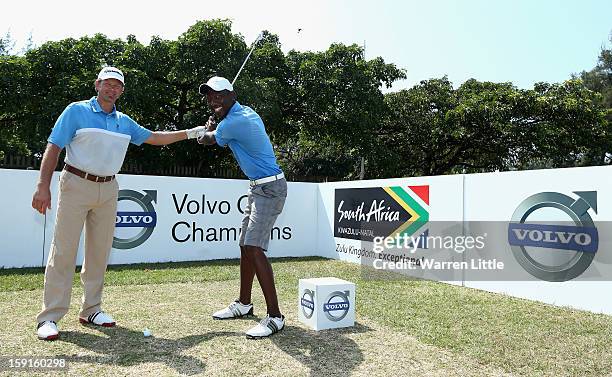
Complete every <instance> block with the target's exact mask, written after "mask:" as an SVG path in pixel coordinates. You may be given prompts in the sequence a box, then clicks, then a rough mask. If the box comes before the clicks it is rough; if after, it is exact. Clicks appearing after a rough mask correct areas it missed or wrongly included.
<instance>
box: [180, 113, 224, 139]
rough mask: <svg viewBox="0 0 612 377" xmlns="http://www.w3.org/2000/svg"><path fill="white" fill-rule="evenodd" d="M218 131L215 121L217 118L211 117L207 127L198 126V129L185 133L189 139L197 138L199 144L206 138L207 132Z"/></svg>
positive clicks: (191, 129)
mask: <svg viewBox="0 0 612 377" xmlns="http://www.w3.org/2000/svg"><path fill="white" fill-rule="evenodd" d="M216 129H217V122H216V121H215V117H214V116H213V115H211V116H210V117H209V118H208V121H207V122H206V125H205V126H198V127H194V128H190V129H188V130H185V133H186V134H187V139H196V138H197V139H198V142H200V139H201V138H202V137H203V136H204V134H205V133H206V132H212V131H214V130H216ZM200 144H201V143H200Z"/></svg>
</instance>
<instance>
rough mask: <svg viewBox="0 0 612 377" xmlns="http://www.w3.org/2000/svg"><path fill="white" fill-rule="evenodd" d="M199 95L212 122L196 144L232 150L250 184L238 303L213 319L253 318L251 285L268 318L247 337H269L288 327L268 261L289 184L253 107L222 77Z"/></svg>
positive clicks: (243, 235) (215, 78)
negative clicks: (242, 102) (261, 298)
mask: <svg viewBox="0 0 612 377" xmlns="http://www.w3.org/2000/svg"><path fill="white" fill-rule="evenodd" d="M200 94H202V95H203V96H206V100H207V102H208V106H209V107H210V108H211V109H212V110H213V111H214V113H215V116H216V118H217V119H219V120H220V121H219V124H218V125H217V124H216V122H215V121H214V117H211V118H210V119H209V120H208V123H207V124H206V127H207V129H206V131H205V132H201V134H200V136H199V137H198V143H200V144H204V145H212V144H215V143H216V144H218V145H220V146H222V147H225V146H229V147H230V149H231V150H232V153H233V154H234V157H235V158H236V161H237V162H238V164H239V165H240V168H241V169H242V171H243V172H244V174H245V175H246V176H247V177H248V178H249V179H250V181H251V183H250V188H249V191H248V204H247V206H246V209H245V211H244V218H243V220H242V231H241V233H240V242H239V244H240V297H239V299H238V300H236V301H234V302H232V303H231V304H230V305H229V306H228V307H226V308H225V309H222V310H219V311H217V312H215V313H214V314H213V318H214V319H230V318H239V317H243V316H245V315H251V314H253V304H252V303H251V290H252V287H253V279H254V277H255V275H257V280H258V281H259V285H260V286H261V289H262V291H263V295H264V298H265V300H266V305H267V309H268V313H267V315H266V317H265V318H264V319H263V320H262V321H261V322H260V323H259V324H258V325H257V326H255V327H253V328H251V329H250V330H248V331H247V333H246V337H247V338H249V339H257V338H264V337H268V336H270V335H272V334H274V333H276V332H278V331H280V330H282V329H283V327H284V326H285V317H284V316H283V315H281V312H280V309H279V307H278V299H277V296H276V288H275V286H274V274H273V272H272V266H271V265H270V262H269V261H268V258H267V257H266V255H265V251H267V249H268V243H269V242H270V232H271V230H272V226H273V225H274V222H275V221H276V218H277V217H278V215H279V214H280V213H281V211H282V210H283V206H284V204H285V198H286V197H287V181H286V180H285V176H284V175H283V172H282V171H281V169H280V168H279V166H278V165H277V163H276V157H275V156H274V151H273V149H272V144H271V143H270V138H269V137H268V135H267V133H266V130H265V127H264V124H263V122H262V120H261V118H260V117H259V115H257V113H256V112H255V111H253V110H252V109H251V108H250V107H247V106H242V105H240V103H238V102H237V101H236V93H235V92H234V88H233V86H232V84H231V83H230V82H229V81H228V80H227V79H225V78H223V77H212V78H211V79H210V80H208V82H206V83H205V84H202V85H201V86H200Z"/></svg>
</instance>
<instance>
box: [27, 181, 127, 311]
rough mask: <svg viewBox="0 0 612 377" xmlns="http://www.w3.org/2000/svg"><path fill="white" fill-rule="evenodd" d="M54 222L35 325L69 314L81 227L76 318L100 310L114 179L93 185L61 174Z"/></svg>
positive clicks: (110, 235) (112, 226) (114, 209)
mask: <svg viewBox="0 0 612 377" xmlns="http://www.w3.org/2000/svg"><path fill="white" fill-rule="evenodd" d="M59 186H60V188H59V197H58V202H57V218H56V222H55V231H54V234H53V241H52V242H51V250H50V252H49V258H48V260H47V268H46V269H45V288H44V294H43V305H42V311H41V312H40V313H39V314H38V316H37V318H36V319H37V321H38V322H39V323H40V322H42V321H56V322H57V321H59V320H60V319H61V318H62V317H64V315H65V314H66V313H67V312H68V309H69V307H70V297H71V294H72V279H73V276H74V271H75V267H76V256H77V251H78V247H79V239H80V238H81V232H82V230H83V224H85V254H84V259H83V266H82V268H81V283H82V284H83V288H84V292H83V300H82V306H81V311H80V313H79V316H80V317H82V318H87V317H88V316H89V315H91V314H93V313H95V312H96V311H99V310H101V303H102V288H103V286H104V273H105V272H106V266H107V264H108V256H109V254H110V250H111V247H112V244H113V234H114V231H115V219H116V215H117V195H118V184H117V180H115V179H114V180H112V181H110V182H105V183H96V182H92V181H88V180H86V179H83V178H81V177H79V176H77V175H74V174H72V173H69V172H67V171H65V170H64V171H62V174H61V178H60V185H59Z"/></svg>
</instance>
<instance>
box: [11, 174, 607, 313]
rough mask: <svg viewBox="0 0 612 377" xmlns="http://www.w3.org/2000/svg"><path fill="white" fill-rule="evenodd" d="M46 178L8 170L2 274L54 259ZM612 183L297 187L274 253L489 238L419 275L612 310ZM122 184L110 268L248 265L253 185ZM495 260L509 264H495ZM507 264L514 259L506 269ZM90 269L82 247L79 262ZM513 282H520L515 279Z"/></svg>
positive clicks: (495, 180)
mask: <svg viewBox="0 0 612 377" xmlns="http://www.w3.org/2000/svg"><path fill="white" fill-rule="evenodd" d="M38 174H39V172H38V171H23V170H6V169H0V179H1V180H2V182H4V183H5V184H4V185H3V186H2V189H1V190H2V195H0V208H2V216H1V217H0V229H2V238H3V240H4V242H3V246H2V247H1V248H0V268H11V267H29V266H41V265H43V264H44V263H45V262H46V258H47V255H48V252H49V246H50V243H51V239H52V237H53V228H54V222H55V215H56V205H57V183H58V178H59V174H58V173H55V175H54V178H53V180H52V187H51V192H52V209H51V210H50V211H49V212H48V214H47V216H46V219H45V216H43V215H40V214H38V213H37V212H36V211H34V210H33V209H32V208H31V200H32V194H33V192H34V190H35V187H36V182H37V180H38ZM610 176H612V167H609V166H608V167H590V168H571V169H554V170H537V171H521V172H505V173H488V174H472V175H453V176H438V177H419V178H397V179H385V180H371V181H353V182H333V183H322V184H312V183H289V188H288V197H287V202H286V205H285V209H284V211H283V213H282V214H281V216H279V218H278V220H277V221H276V224H275V228H274V229H273V231H272V234H271V238H272V241H271V242H270V247H269V252H268V255H269V256H272V257H283V256H315V255H316V256H323V257H328V258H334V259H340V260H343V261H347V262H352V263H362V255H364V254H367V255H369V256H374V259H375V258H379V259H381V261H380V262H382V261H385V262H393V260H392V259H387V260H383V258H380V254H376V253H375V250H374V249H375V240H374V237H375V236H377V235H384V234H386V233H385V232H387V233H389V234H393V233H397V234H400V233H402V234H406V235H411V236H414V237H418V236H420V235H422V234H425V231H426V232H428V233H426V235H429V236H436V235H438V234H444V235H451V236H462V237H465V236H472V235H473V236H477V235H480V236H484V240H485V244H486V245H487V247H486V248H484V249H483V250H474V248H471V249H470V248H468V249H469V250H468V251H466V252H460V250H459V249H457V248H456V247H455V249H454V251H457V252H452V253H449V252H448V251H449V250H450V249H452V247H453V245H451V246H450V248H449V246H447V245H446V244H444V245H438V246H436V245H433V244H431V243H429V244H427V247H416V248H415V249H417V250H416V251H415V253H414V254H412V255H409V254H406V255H409V257H410V258H415V259H420V260H424V258H428V259H429V260H436V261H439V262H447V263H449V264H448V265H452V266H455V264H456V265H457V266H459V267H461V268H458V269H457V272H456V273H453V274H450V275H449V274H446V275H444V274H438V271H436V273H429V274H427V273H424V272H422V271H421V272H419V273H412V274H411V276H417V277H423V278H428V279H433V280H441V281H446V282H451V283H456V284H465V285H466V286H469V287H474V288H479V289H483V290H488V291H492V292H501V293H505V294H509V295H512V296H516V297H523V298H528V299H533V300H538V301H542V302H546V303H551V304H555V305H567V306H571V307H575V308H579V309H585V310H590V311H593V312H603V313H607V314H612V301H610V300H607V299H606V297H607V296H609V294H608V293H609V292H610V290H612V283H611V281H612V226H611V225H610V223H612V180H611V179H610V178H609V177H610ZM118 181H119V185H120V190H121V191H120V200H119V204H118V214H117V215H118V216H117V219H116V220H117V225H118V227H117V229H116V233H115V236H116V239H115V243H114V248H113V250H112V253H111V257H110V263H111V264H122V263H140V262H166V261H190V260H208V259H220V258H238V257H239V248H238V237H239V230H240V223H241V219H242V213H241V210H242V208H243V205H244V203H245V200H246V193H247V190H248V181H246V180H222V179H198V178H176V177H155V176H132V175H120V176H118ZM408 216H409V218H412V219H419V221H421V223H418V222H415V223H417V225H412V223H411V222H409V221H405V220H406V219H407V218H408ZM425 220H426V221H425ZM551 222H552V223H551ZM555 222H557V223H555ZM393 224H395V225H397V226H398V227H397V228H393V227H392V225H393ZM398 224H399V225H398ZM406 224H408V225H406ZM458 224H459V225H458ZM551 224H554V226H555V227H556V228H554V227H553V225H551ZM588 224H592V226H588ZM410 226H412V228H411V227H410ZM436 226H439V227H442V229H436ZM585 226H586V227H585ZM390 229H391V231H390ZM451 238H452V237H451ZM419 242H420V241H419ZM416 245H417V246H422V244H420V243H417V244H416ZM411 246H415V244H412V245H411ZM454 246H457V244H456V245H454ZM459 246H461V245H459ZM442 250H446V254H444V255H442V254H441V253H440V251H442ZM492 256H495V257H498V258H499V260H498V261H497V262H495V263H493V262H492V261H487V260H485V259H487V258H489V259H490V258H491V257H492ZM585 256H586V257H585ZM444 258H446V259H444ZM473 260H476V261H477V262H478V263H476V264H473V263H472V262H473ZM483 261H484V262H491V264H488V265H487V264H486V263H484V264H483V263H482V262H483ZM499 261H503V262H504V263H503V264H504V266H503V267H502V268H500V267H499ZM534 261H535V262H536V263H533V262H534ZM81 262H82V245H81V247H80V250H79V255H78V257H77V264H81ZM530 263H531V264H530ZM448 265H447V266H448ZM464 265H465V266H467V268H463V266H464ZM576 266H578V267H576ZM453 268H454V267H453ZM547 268H548V270H546V269H547ZM487 269H488V270H490V271H487ZM540 270H545V271H544V272H541V271H540ZM483 271H484V272H483ZM509 271H510V272H511V275H507V274H508V273H509ZM539 271H540V272H539ZM547 271H548V272H547ZM551 271H552V272H551ZM487 272H488V273H490V276H491V277H486V276H487V275H486V273H487ZM483 273H485V275H483ZM505 274H506V275H505ZM564 274H565V275H564ZM483 276H484V277H483ZM507 276H510V277H511V278H510V279H504V277H507Z"/></svg>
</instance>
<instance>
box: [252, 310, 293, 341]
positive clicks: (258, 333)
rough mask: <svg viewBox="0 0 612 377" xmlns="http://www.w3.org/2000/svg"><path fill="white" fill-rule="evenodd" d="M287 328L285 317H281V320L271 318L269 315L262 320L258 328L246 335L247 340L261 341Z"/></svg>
mask: <svg viewBox="0 0 612 377" xmlns="http://www.w3.org/2000/svg"><path fill="white" fill-rule="evenodd" d="M284 327H285V316H284V315H281V317H280V318H277V317H270V316H269V315H267V316H265V318H264V319H262V320H261V322H259V323H258V324H257V326H255V327H253V328H252V329H250V330H249V331H247V333H246V337H247V339H260V338H265V337H268V336H270V335H272V334H276V333H277V332H279V331H281V330H282V329H283V328H284Z"/></svg>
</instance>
